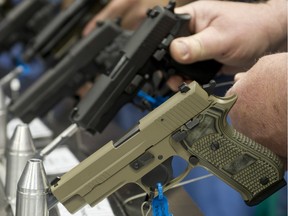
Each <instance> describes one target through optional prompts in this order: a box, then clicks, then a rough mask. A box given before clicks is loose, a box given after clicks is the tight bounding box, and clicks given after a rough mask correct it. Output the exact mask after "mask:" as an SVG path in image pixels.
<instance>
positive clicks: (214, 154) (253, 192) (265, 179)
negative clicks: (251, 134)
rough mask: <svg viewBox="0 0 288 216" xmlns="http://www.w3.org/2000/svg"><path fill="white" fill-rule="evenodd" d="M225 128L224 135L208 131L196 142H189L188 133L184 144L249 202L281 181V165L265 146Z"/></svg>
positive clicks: (191, 136)
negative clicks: (208, 132) (208, 133)
mask: <svg viewBox="0 0 288 216" xmlns="http://www.w3.org/2000/svg"><path fill="white" fill-rule="evenodd" d="M226 129H227V130H225V132H226V133H227V135H226V136H225V134H221V133H212V134H210V135H206V136H203V137H202V138H200V139H198V140H197V141H196V142H191V140H193V139H194V138H193V137H195V134H194V133H189V134H188V137H187V138H186V140H185V142H184V143H185V144H186V146H187V147H188V151H189V152H190V153H191V154H192V155H193V156H196V157H197V158H198V159H199V165H201V166H204V167H205V168H207V169H208V170H210V171H211V172H212V173H214V174H215V175H217V176H218V177H220V178H221V179H222V180H223V181H225V182H226V183H228V184H229V185H231V186H232V187H233V188H234V189H236V190H237V191H239V192H240V193H241V195H242V197H243V199H244V200H246V201H248V202H249V201H250V200H252V199H253V198H254V197H255V196H258V195H259V193H261V194H262V193H263V191H266V190H269V187H270V186H271V185H274V184H275V183H277V182H279V181H280V180H282V177H283V172H284V171H283V165H282V164H281V161H280V160H279V158H278V157H277V156H276V155H275V154H273V153H272V152H271V151H269V150H268V149H267V148H265V147H263V146H261V145H259V144H258V143H256V142H254V141H252V140H251V139H249V138H247V137H245V136H244V135H242V134H240V133H239V132H237V131H235V130H234V129H232V128H230V127H228V128H226ZM189 140H190V141H189Z"/></svg>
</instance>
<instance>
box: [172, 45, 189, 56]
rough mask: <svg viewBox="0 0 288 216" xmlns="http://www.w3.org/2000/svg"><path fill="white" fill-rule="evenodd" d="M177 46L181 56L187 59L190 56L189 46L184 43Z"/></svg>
mask: <svg viewBox="0 0 288 216" xmlns="http://www.w3.org/2000/svg"><path fill="white" fill-rule="evenodd" d="M175 45H176V49H177V50H178V52H179V53H180V55H181V58H187V57H188V55H189V48H188V45H187V44H186V43H185V42H183V41H177V43H176V44H175Z"/></svg>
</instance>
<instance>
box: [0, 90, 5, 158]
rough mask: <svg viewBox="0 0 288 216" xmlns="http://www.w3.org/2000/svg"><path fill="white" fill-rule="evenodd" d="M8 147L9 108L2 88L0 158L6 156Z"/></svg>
mask: <svg viewBox="0 0 288 216" xmlns="http://www.w3.org/2000/svg"><path fill="white" fill-rule="evenodd" d="M6 145H7V107H6V104H5V94H4V92H3V89H2V87H1V86H0V157H3V156H4V152H5V147H6Z"/></svg>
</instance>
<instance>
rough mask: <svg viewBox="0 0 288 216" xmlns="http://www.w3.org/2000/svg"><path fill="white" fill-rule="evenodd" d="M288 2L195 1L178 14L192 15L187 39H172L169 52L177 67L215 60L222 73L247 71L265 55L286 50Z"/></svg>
mask: <svg viewBox="0 0 288 216" xmlns="http://www.w3.org/2000/svg"><path fill="white" fill-rule="evenodd" d="M286 8H287V1H285V0H269V1H268V2H267V3H257V4H256V3H241V2H227V1H197V2H195V3H191V4H188V5H186V6H183V7H181V8H177V10H176V12H177V13H188V14H190V15H191V17H192V18H191V22H190V26H189V27H190V31H191V32H193V33H195V34H194V35H191V36H189V37H182V38H177V39H175V40H174V41H173V42H172V44H171V46H170V52H171V55H172V57H173V58H174V59H175V60H176V61H178V62H180V63H184V64H186V63H193V62H196V61H200V60H207V59H215V60H217V61H219V62H221V63H223V64H224V65H225V66H226V67H224V68H223V70H222V71H223V72H226V73H227V72H239V71H243V68H241V69H239V67H243V66H244V70H247V69H248V68H249V67H251V66H252V65H253V64H254V63H255V61H256V60H257V59H258V58H259V57H261V56H263V55H264V54H265V53H266V52H275V51H277V50H278V49H279V48H280V47H282V46H283V45H284V46H283V47H285V48H287V47H286V46H285V43H286V40H287V19H286V16H287V14H286V13H287V11H286Z"/></svg>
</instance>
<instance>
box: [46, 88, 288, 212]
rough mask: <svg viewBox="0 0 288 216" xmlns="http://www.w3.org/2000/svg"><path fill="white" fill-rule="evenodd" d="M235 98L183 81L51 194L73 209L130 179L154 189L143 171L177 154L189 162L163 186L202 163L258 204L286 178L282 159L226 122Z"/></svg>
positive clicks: (92, 202) (63, 179) (56, 184)
mask: <svg viewBox="0 0 288 216" xmlns="http://www.w3.org/2000/svg"><path fill="white" fill-rule="evenodd" d="M235 101H236V96H232V97H224V98H220V97H215V96H212V95H208V94H207V92H206V91H205V90H203V89H202V88H201V87H200V85H199V84H198V83H196V82H192V83H191V84H189V85H186V84H183V85H182V86H181V87H180V91H179V92H178V93H176V94H175V95H174V96H173V97H171V98H170V99H169V100H167V101H166V102H165V103H163V104H162V105H161V106H159V107H158V108H156V109H155V110H153V111H152V112H150V113H149V114H148V115H147V116H145V117H144V118H142V119H141V120H140V121H139V124H138V125H137V126H136V127H135V128H134V129H132V130H131V131H130V132H128V133H127V134H126V135H125V136H124V137H122V138H121V139H120V140H119V141H117V142H116V143H114V142H113V141H110V142H109V143H107V144H106V145H104V146H103V147H102V148H101V149H100V150H98V151H96V152H95V153H94V154H92V155H91V156H90V157H88V158H87V159H85V160H84V161H82V162H81V163H80V164H79V165H78V166H76V167H75V168H74V169H72V170H71V171H69V172H68V173H66V174H64V175H63V176H62V177H61V178H60V179H58V181H57V182H54V183H52V186H51V195H52V197H53V196H54V199H55V198H56V199H57V200H58V201H60V202H61V203H62V204H63V205H64V206H65V207H66V208H67V209H68V210H69V211H70V212H71V213H74V212H75V211H77V210H78V209H80V208H81V207H82V206H83V205H85V204H89V205H91V206H94V205H96V204H97V203H98V202H100V201H101V200H102V199H104V198H105V197H107V196H109V195H110V194H112V193H113V192H115V191H116V190H118V189H119V188H120V187H122V186H123V185H125V184H127V183H131V182H134V183H136V184H138V185H139V186H140V187H141V188H143V190H144V191H145V192H147V193H150V190H151V187H149V186H147V185H145V184H143V183H142V181H141V179H142V177H144V176H145V175H146V174H147V173H149V172H150V171H151V170H153V169H154V168H155V167H157V166H158V165H159V164H161V163H163V162H164V161H165V160H167V159H168V158H170V157H172V156H175V155H178V156H180V157H182V158H183V159H184V160H186V161H187V168H186V170H185V171H184V173H183V174H181V175H180V176H178V177H176V178H175V179H173V180H172V181H170V182H169V183H167V184H166V185H164V190H167V189H169V188H170V187H171V186H173V185H174V184H176V183H177V182H179V181H180V180H181V179H183V178H184V177H185V176H186V175H187V174H188V172H189V171H190V170H191V169H192V168H193V167H195V166H203V167H204V168H206V169H207V170H209V171H211V172H212V173H213V174H215V175H216V176H218V177H219V178H220V179H222V180H223V181H224V182H226V183H227V184H229V185H230V186H231V187H233V188H234V189H235V190H237V191H238V192H239V193H240V194H241V196H242V198H243V199H244V200H245V202H246V203H247V204H248V205H256V204H258V203H259V202H261V201H262V200H264V199H265V198H267V197H268V196H270V195H271V194H272V193H274V192H275V191H277V190H278V189H280V188H281V187H283V186H284V185H285V184H286V182H285V180H284V179H283V175H284V169H283V164H282V163H281V161H280V160H279V158H278V157H277V156H276V155H275V154H273V153H272V152H271V151H269V150H268V149H266V148H265V147H263V146H261V145H259V144H257V143H256V142H254V141H252V140H250V139H249V138H247V137H245V136H244V135H242V134H240V133H239V132H237V131H236V130H234V129H233V128H232V127H231V126H230V125H228V123H227V121H226V117H227V113H228V112H229V110H230V109H231V107H232V106H233V104H234V103H235ZM52 200H53V199H52Z"/></svg>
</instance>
